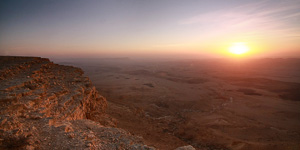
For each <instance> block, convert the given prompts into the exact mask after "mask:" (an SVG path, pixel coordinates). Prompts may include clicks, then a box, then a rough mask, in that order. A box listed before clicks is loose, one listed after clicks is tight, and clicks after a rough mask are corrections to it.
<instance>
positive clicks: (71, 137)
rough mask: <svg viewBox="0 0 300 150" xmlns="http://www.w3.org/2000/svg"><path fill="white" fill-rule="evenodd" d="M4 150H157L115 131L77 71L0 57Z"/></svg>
mask: <svg viewBox="0 0 300 150" xmlns="http://www.w3.org/2000/svg"><path fill="white" fill-rule="evenodd" d="M0 64H1V65H0V149H154V148H151V147H148V146H146V145H144V144H143V142H142V138H139V137H135V136H132V135H131V134H130V133H128V132H126V131H124V130H122V129H119V128H115V127H114V126H115V125H114V122H113V121H112V119H111V118H110V117H109V116H108V115H106V114H105V109H106V107H107V103H106V100H105V98H104V97H102V96H101V95H99V94H98V92H97V90H96V89H95V87H94V86H93V85H92V84H91V82H90V80H89V78H87V77H84V76H83V71H82V70H81V69H79V68H76V67H71V66H63V65H57V64H54V63H52V62H50V61H49V60H48V59H45V58H38V57H6V56H2V57H0Z"/></svg>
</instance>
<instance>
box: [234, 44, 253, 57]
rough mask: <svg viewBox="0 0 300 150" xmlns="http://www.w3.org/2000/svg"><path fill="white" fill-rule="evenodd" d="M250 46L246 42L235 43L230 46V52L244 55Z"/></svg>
mask: <svg viewBox="0 0 300 150" xmlns="http://www.w3.org/2000/svg"><path fill="white" fill-rule="evenodd" d="M249 50H250V48H249V47H248V46H247V45H246V44H245V43H242V42H241V43H234V44H233V45H232V46H230V47H229V52H230V53H232V54H235V55H243V54H245V53H247V52H248V51H249Z"/></svg>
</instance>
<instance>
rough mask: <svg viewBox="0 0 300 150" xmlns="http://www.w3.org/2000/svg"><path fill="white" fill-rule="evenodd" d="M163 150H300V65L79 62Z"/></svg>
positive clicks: (116, 111)
mask: <svg viewBox="0 0 300 150" xmlns="http://www.w3.org/2000/svg"><path fill="white" fill-rule="evenodd" d="M60 64H68V65H74V66H78V67H81V68H82V69H83V70H84V71H85V74H86V75H87V76H89V78H90V79H91V81H92V83H93V84H94V85H95V86H96V88H97V90H98V91H99V93H100V94H101V95H103V96H104V97H106V98H107V100H108V104H109V105H108V110H107V113H108V114H109V115H111V116H112V117H113V118H115V119H116V123H117V126H118V127H120V128H123V129H125V130H128V131H129V132H131V133H132V134H134V135H138V136H141V137H143V138H144V140H145V143H146V144H147V145H150V146H154V147H156V148H158V149H162V150H165V149H166V150H167V149H174V148H176V147H179V146H184V145H188V144H190V145H193V146H194V147H195V148H196V149H234V150H239V149H243V150H247V149H249V150H251V149H266V150H269V149H271V150H277V149H278V150H281V149H290V150H298V149H300V142H299V141H300V118H299V116H300V92H299V91H300V68H299V66H300V60H299V59H259V60H248V61H241V60H238V61H237V60H236V61H228V60H180V61H179V60H178V61H175V60H172V61H162V60H160V61H154V60H148V61H134V60H131V59H99V60H93V61H92V60H90V61H81V62H80V61H78V60H76V61H75V60H71V61H69V62H60Z"/></svg>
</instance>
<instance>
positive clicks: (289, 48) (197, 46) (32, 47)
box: [0, 0, 300, 57]
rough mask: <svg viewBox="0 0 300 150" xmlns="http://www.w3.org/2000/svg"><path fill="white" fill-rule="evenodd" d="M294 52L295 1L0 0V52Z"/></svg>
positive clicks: (299, 13) (298, 2)
mask: <svg viewBox="0 0 300 150" xmlns="http://www.w3.org/2000/svg"><path fill="white" fill-rule="evenodd" d="M237 42H242V43H245V44H246V45H247V46H248V47H249V48H250V51H249V54H247V55H249V56H252V57H300V0H257V1H255V0H226V1H224V0H2V1H0V55H26V56H42V57H53V56H54V57H55V56H57V57H59V56H60V57H62V56H65V57H67V56H68V57H103V56H127V55H130V56H131V55H132V56H134V55H136V56H142V55H146V56H147V55H149V56H150V55H151V56H162V55H163V56H170V57H171V56H194V57H223V56H226V55H227V53H228V51H227V50H228V47H230V45H232V44H234V43H237Z"/></svg>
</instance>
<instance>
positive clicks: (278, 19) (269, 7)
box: [179, 1, 300, 37]
mask: <svg viewBox="0 0 300 150" xmlns="http://www.w3.org/2000/svg"><path fill="white" fill-rule="evenodd" d="M299 10H300V2H299V1H284V2H278V3H274V2H272V1H262V2H256V3H250V4H245V5H241V6H238V7H235V8H228V9H223V10H219V11H214V12H207V13H204V14H200V15H197V16H193V17H190V18H187V19H185V20H182V21H180V22H179V24H180V25H197V24H199V25H206V26H208V29H211V28H214V30H220V31H221V30H230V31H227V32H231V31H234V32H236V31H249V30H256V32H260V31H261V32H267V33H269V34H271V33H274V34H280V33H282V31H283V29H284V31H285V32H283V33H282V34H291V36H293V37H295V31H298V33H300V26H299V23H300V20H299V17H300V12H299ZM210 25H214V26H210ZM286 31H293V32H291V33H287V32H286ZM258 34H263V33H258Z"/></svg>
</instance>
